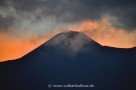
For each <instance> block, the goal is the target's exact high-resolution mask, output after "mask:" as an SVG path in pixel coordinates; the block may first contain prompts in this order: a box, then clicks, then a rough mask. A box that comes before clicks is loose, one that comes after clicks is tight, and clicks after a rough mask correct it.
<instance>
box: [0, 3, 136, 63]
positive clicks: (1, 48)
mask: <svg viewBox="0 0 136 90" xmlns="http://www.w3.org/2000/svg"><path fill="white" fill-rule="evenodd" d="M135 8H136V0H0V61H6V60H12V59H16V58H20V57H21V56H23V55H25V54H27V53H28V52H30V51H32V50H33V49H35V48H36V47H38V46H40V45H41V44H42V43H44V42H46V41H47V40H49V39H50V38H52V37H53V36H55V35H56V34H58V33H61V32H65V31H71V30H72V31H79V32H83V33H84V34H86V35H87V36H89V37H90V38H92V39H94V40H95V41H97V42H98V43H100V44H101V45H103V46H110V47H116V48H132V47H135V46H136V17H135V16H136V10H135ZM45 53H46V52H45Z"/></svg>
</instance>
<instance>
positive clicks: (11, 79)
mask: <svg viewBox="0 0 136 90" xmlns="http://www.w3.org/2000/svg"><path fill="white" fill-rule="evenodd" d="M81 84H83V85H92V86H93V87H87V86H86V87H76V88H75V87H67V88H66V87H62V86H63V85H81ZM53 85H57V86H53ZM61 85H62V86H61ZM135 85H136V48H130V49H123V48H113V47H107V46H101V45H100V44H99V43H97V42H95V41H94V40H93V39H91V38H89V37H87V36H86V35H84V34H83V33H80V32H75V31H70V32H63V33H60V34H58V35H56V36H54V37H53V38H51V39H50V40H49V41H47V42H46V43H44V44H42V45H41V46H40V47H38V48H36V49H35V50H33V51H32V52H30V53H28V54H27V55H25V56H23V57H22V58H20V59H17V60H13V61H7V62H1V63H0V90H48V89H49V88H55V89H57V90H58V89H66V90H67V89H71V90H75V89H78V90H87V89H88V90H91V89H92V90H136V87H135Z"/></svg>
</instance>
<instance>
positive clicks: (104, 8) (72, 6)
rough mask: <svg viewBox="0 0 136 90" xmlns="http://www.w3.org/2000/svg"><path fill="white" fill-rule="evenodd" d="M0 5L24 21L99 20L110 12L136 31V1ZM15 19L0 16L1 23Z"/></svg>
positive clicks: (36, 0)
mask: <svg viewBox="0 0 136 90" xmlns="http://www.w3.org/2000/svg"><path fill="white" fill-rule="evenodd" d="M0 6H2V7H4V6H5V7H8V6H10V7H13V8H14V9H15V11H16V13H17V15H18V16H19V17H21V18H22V17H23V18H26V19H27V18H28V19H33V18H34V19H36V20H39V19H41V18H44V17H45V18H46V17H55V18H56V19H57V20H59V21H63V22H77V21H81V20H86V19H90V20H97V19H100V18H101V17H102V15H103V14H105V13H106V14H109V15H111V16H115V17H117V18H118V21H119V22H120V23H122V24H123V27H124V28H126V29H128V30H133V29H135V28H136V17H135V16H136V10H135V8H136V0H0ZM0 15H1V14H0ZM12 17H14V18H15V14H13V15H12V14H10V15H9V17H5V18H4V19H3V18H2V17H0V18H1V21H0V24H1V25H3V24H7V22H8V24H9V23H10V22H11V23H13V22H12V21H13V20H12V19H11V18H12ZM5 20H6V23H5Z"/></svg>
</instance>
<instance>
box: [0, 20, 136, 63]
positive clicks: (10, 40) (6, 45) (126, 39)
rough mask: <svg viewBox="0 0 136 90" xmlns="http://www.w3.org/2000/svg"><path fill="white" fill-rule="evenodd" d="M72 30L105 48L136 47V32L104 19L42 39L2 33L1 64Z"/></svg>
mask: <svg viewBox="0 0 136 90" xmlns="http://www.w3.org/2000/svg"><path fill="white" fill-rule="evenodd" d="M71 30H72V31H73V30H74V31H79V32H83V33H84V34H86V35H87V36H89V37H90V38H92V39H93V40H95V41H97V42H98V43H100V44H101V45H103V46H111V47H118V48H131V47H134V46H136V31H132V32H128V31H127V30H124V29H119V28H115V27H113V26H112V25H111V23H110V22H109V20H108V19H106V18H103V19H102V20H98V21H90V20H88V21H83V22H80V23H78V24H76V25H73V26H70V27H65V28H62V29H61V30H58V31H55V32H52V33H49V34H46V35H45V36H44V37H42V38H36V37H34V36H30V37H27V38H25V39H20V38H19V39H18V38H15V37H13V36H10V35H7V34H5V33H4V34H3V33H0V62H2V61H7V60H12V59H16V58H20V57H21V56H23V55H25V54H27V53H28V52H30V51H32V50H33V49H35V48H36V47H38V46H40V45H41V44H42V43H44V42H46V41H47V40H49V39H50V38H52V37H53V36H55V35H56V34H58V33H61V32H63V31H71ZM45 53H46V52H45Z"/></svg>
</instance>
